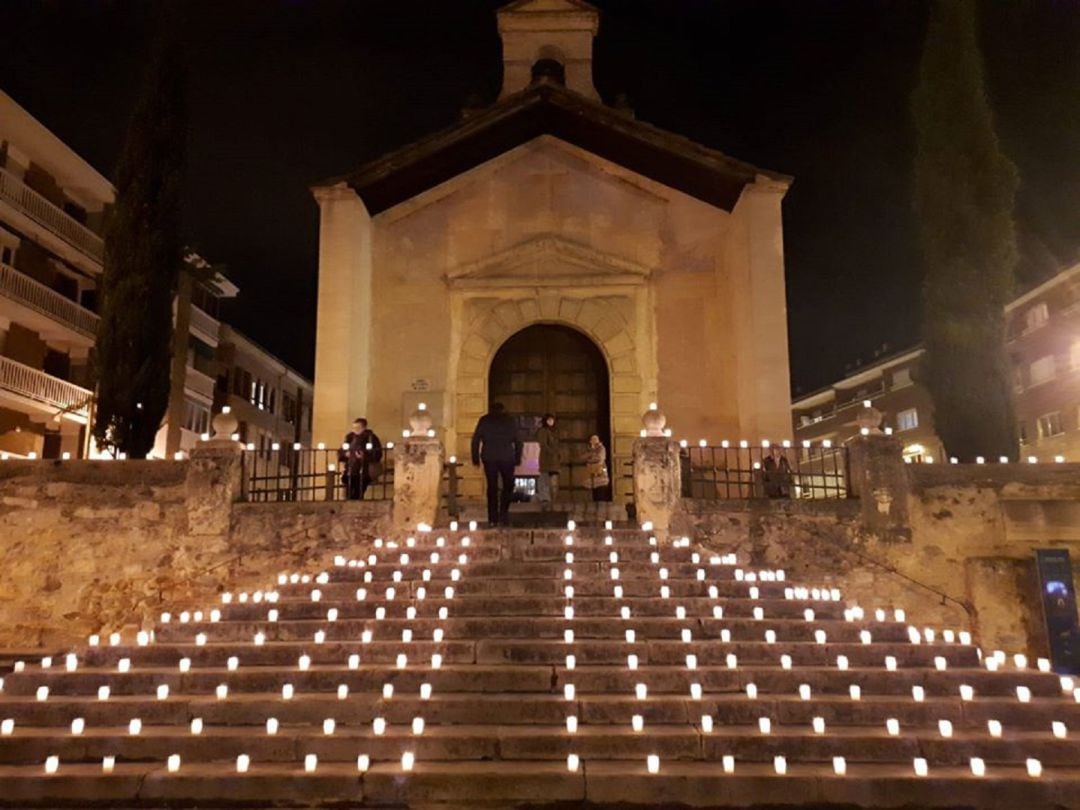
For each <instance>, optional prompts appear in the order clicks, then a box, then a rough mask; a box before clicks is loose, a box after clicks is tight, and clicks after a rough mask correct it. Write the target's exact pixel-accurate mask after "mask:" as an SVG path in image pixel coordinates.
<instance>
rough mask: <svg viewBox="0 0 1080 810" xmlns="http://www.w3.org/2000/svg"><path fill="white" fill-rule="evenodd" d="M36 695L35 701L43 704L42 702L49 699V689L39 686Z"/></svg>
mask: <svg viewBox="0 0 1080 810" xmlns="http://www.w3.org/2000/svg"><path fill="white" fill-rule="evenodd" d="M36 694H37V699H38V700H39V701H41V702H44V701H46V700H48V699H49V687H47V686H39V687H38V688H37V693H36Z"/></svg>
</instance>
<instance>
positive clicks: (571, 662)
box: [566, 655, 577, 669]
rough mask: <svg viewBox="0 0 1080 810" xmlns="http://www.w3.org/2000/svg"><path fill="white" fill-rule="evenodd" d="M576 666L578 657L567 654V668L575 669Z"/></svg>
mask: <svg viewBox="0 0 1080 810" xmlns="http://www.w3.org/2000/svg"><path fill="white" fill-rule="evenodd" d="M575 666H577V658H576V657H575V656H573V655H568V656H566V668H567V669H573V668H574V667H575Z"/></svg>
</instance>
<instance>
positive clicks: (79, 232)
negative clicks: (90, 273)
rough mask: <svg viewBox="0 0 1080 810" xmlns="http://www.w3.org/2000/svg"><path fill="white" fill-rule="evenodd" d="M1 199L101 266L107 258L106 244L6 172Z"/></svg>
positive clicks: (0, 182) (0, 187) (2, 177)
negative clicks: (105, 257)
mask: <svg viewBox="0 0 1080 810" xmlns="http://www.w3.org/2000/svg"><path fill="white" fill-rule="evenodd" d="M0 199H2V200H4V201H5V202H8V203H10V204H11V205H13V206H14V207H15V208H17V209H19V211H21V212H22V213H23V214H25V215H26V216H28V217H30V219H32V220H34V221H35V222H37V223H38V224H39V225H43V226H44V227H46V228H48V229H49V230H50V231H52V232H53V233H55V234H56V235H57V236H59V237H60V238H61V239H63V240H64V241H65V242H67V243H68V244H70V245H72V246H74V247H76V248H78V249H79V250H81V251H82V252H83V253H85V254H86V255H87V256H89V257H91V258H92V259H94V260H95V261H96V262H98V264H100V263H101V262H102V260H103V258H104V256H105V241H104V240H103V239H102V238H101V237H100V236H98V235H97V234H96V233H94V232H93V231H92V230H90V229H89V228H87V227H86V226H85V225H83V224H82V223H80V222H77V221H76V220H75V219H74V218H73V217H72V216H71V215H70V214H68V213H67V212H66V211H64V210H63V209H62V208H58V207H57V206H55V205H53V204H52V203H51V202H49V201H48V200H47V199H45V197H43V196H42V195H40V194H38V193H37V192H36V191H34V190H33V189H32V188H30V186H28V185H26V183H24V182H23V181H22V180H20V179H19V178H18V177H16V176H15V175H13V174H12V173H11V172H9V171H7V170H6V169H0Z"/></svg>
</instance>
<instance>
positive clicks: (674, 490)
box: [634, 408, 682, 536]
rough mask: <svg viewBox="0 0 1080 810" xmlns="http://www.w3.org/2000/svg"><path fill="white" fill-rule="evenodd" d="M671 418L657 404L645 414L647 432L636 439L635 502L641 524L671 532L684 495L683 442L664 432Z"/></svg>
mask: <svg viewBox="0 0 1080 810" xmlns="http://www.w3.org/2000/svg"><path fill="white" fill-rule="evenodd" d="M666 423H667V419H666V418H665V417H664V415H663V414H662V413H661V412H660V411H659V410H657V409H656V408H651V409H650V410H648V411H646V413H645V416H644V417H643V418H642V424H643V425H644V426H645V435H644V436H642V437H641V438H640V439H638V440H637V441H635V442H634V504H635V506H636V508H637V521H638V523H639V524H645V523H651V524H652V526H653V530H654V531H655V532H656V533H657V536H663V535H666V534H667V530H668V528H669V527H670V526H671V518H672V515H674V513H675V510H676V509H677V508H678V506H679V499H680V498H681V497H682V476H681V472H680V468H679V443H678V442H676V441H675V440H673V439H671V438H670V437H668V436H666V435H665V433H664V425H665V424H666Z"/></svg>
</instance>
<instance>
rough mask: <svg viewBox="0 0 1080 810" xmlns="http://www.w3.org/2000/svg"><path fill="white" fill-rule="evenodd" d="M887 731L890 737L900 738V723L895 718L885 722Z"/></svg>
mask: <svg viewBox="0 0 1080 810" xmlns="http://www.w3.org/2000/svg"><path fill="white" fill-rule="evenodd" d="M885 731H887V732H888V734H889V736H890V737H898V736H900V721H899V720H897V719H896V718H895V717H890V718H889V719H888V720H886V721H885Z"/></svg>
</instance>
